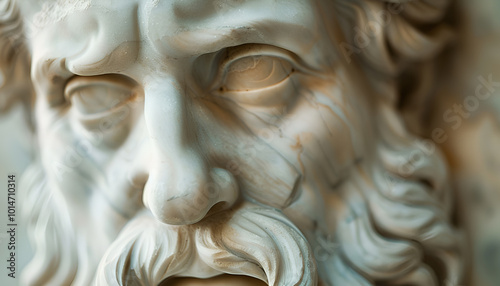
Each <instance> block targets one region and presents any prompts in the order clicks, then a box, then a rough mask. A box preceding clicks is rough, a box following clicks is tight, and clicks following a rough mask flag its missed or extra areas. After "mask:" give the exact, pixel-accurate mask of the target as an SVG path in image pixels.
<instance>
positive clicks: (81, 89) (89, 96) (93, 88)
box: [64, 74, 137, 117]
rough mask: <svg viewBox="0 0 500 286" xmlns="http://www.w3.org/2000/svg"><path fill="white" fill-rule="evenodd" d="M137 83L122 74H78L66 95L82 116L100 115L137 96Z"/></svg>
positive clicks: (67, 86)
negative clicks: (86, 75) (85, 75)
mask: <svg viewBox="0 0 500 286" xmlns="http://www.w3.org/2000/svg"><path fill="white" fill-rule="evenodd" d="M136 90H137V83H135V81H133V80H132V79H130V78H128V77H126V76H122V75H114V74H110V75H100V76H89V77H82V76H76V77H74V78H72V79H70V80H69V82H68V83H67V84H66V87H65V90H64V95H65V97H66V100H67V101H68V102H71V105H72V106H73V107H74V108H75V112H77V113H78V114H79V115H81V116H90V117H92V116H98V115H103V114H106V113H107V112H109V111H111V110H113V109H116V108H117V107H119V106H121V105H123V104H124V103H126V102H127V101H128V100H130V99H131V98H133V97H134V96H135V93H136Z"/></svg>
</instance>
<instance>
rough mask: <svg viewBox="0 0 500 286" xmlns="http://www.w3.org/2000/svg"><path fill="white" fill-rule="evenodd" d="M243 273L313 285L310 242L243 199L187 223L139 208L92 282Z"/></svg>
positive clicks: (275, 215) (274, 282)
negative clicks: (161, 218) (165, 219)
mask: <svg viewBox="0 0 500 286" xmlns="http://www.w3.org/2000/svg"><path fill="white" fill-rule="evenodd" d="M223 273H226V274H233V275H246V276H250V277H254V278H257V279H260V280H262V281H264V282H266V283H268V285H297V286H299V285H300V286H313V285H316V284H317V273H316V264H315V262H314V259H313V255H312V251H311V249H310V246H309V243H308V242H307V240H306V239H305V237H304V236H303V235H302V233H301V232H300V231H299V230H298V229H297V228H296V227H295V226H294V225H293V223H292V222H291V221H289V220H288V219H287V218H286V217H285V216H284V215H283V214H282V213H281V212H280V211H277V210H275V209H271V208H266V207H260V206H256V205H253V204H251V203H244V204H243V205H242V206H240V207H239V208H238V209H237V210H235V211H232V212H226V213H223V214H219V215H214V216H211V217H209V218H207V219H205V220H204V221H202V222H200V223H198V224H195V225H190V226H170V225H166V224H162V223H160V222H157V221H156V220H155V219H154V218H153V217H152V216H151V215H150V214H149V213H143V214H141V215H139V216H138V217H136V218H135V219H133V220H132V221H131V222H130V223H128V224H127V225H126V226H125V227H124V229H123V230H122V232H121V233H120V235H119V236H118V238H117V239H116V240H115V242H114V243H113V244H112V245H111V246H110V247H109V248H108V251H107V252H106V253H105V254H104V256H103V258H102V260H101V262H100V264H99V266H98V270H97V274H96V278H95V285H155V286H156V285H158V284H160V283H161V282H162V281H164V280H165V279H168V278H170V277H173V276H193V277H198V278H208V277H213V276H216V275H219V274H223Z"/></svg>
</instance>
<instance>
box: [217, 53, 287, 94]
mask: <svg viewBox="0 0 500 286" xmlns="http://www.w3.org/2000/svg"><path fill="white" fill-rule="evenodd" d="M292 72H293V67H292V64H291V63H290V62H289V61H287V60H285V59H282V58H279V57H276V56H265V55H255V56H246V57H243V58H239V59H236V60H234V61H232V62H231V63H229V64H228V65H227V67H226V69H225V73H224V77H223V80H222V86H221V88H222V90H225V91H252V90H257V89H263V88H267V87H271V86H274V85H276V84H278V83H280V82H282V81H283V80H285V79H286V78H288V77H289V76H290V74H291V73H292Z"/></svg>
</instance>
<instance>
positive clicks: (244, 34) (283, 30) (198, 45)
mask: <svg viewBox="0 0 500 286" xmlns="http://www.w3.org/2000/svg"><path fill="white" fill-rule="evenodd" d="M277 31H278V32H277ZM316 39H317V34H316V33H315V32H313V31H311V30H310V29H308V28H307V27H305V26H304V25H299V24H295V23H289V22H284V21H277V20H265V21H259V22H253V23H251V24H248V25H245V24H242V25H239V26H223V27H218V28H215V29H207V28H201V29H193V30H187V31H183V32H180V33H177V34H176V35H175V36H174V37H164V39H163V41H160V43H156V44H154V45H155V46H156V48H158V49H159V51H160V52H162V53H165V54H167V53H168V54H171V55H172V54H173V55H174V56H179V57H182V56H193V55H201V54H205V53H211V52H216V51H218V50H221V49H222V48H226V47H231V46H238V45H243V44H248V43H255V44H269V45H274V46H277V47H280V48H283V49H287V50H290V51H292V52H294V53H296V54H304V53H306V51H307V50H309V49H310V47H311V46H312V45H314V43H315V42H316Z"/></svg>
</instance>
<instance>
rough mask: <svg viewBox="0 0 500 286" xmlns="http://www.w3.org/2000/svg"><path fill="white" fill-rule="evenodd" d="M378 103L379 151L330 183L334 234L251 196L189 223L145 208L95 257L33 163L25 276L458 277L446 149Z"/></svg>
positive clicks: (284, 280)
mask: <svg viewBox="0 0 500 286" xmlns="http://www.w3.org/2000/svg"><path fill="white" fill-rule="evenodd" d="M378 110H379V112H378V118H377V119H376V122H377V126H378V128H379V129H380V130H378V131H379V134H380V136H379V140H378V142H377V145H376V148H375V150H376V152H375V153H376V154H375V156H374V157H373V158H372V160H366V161H363V162H362V163H360V164H356V166H354V167H353V170H352V172H351V174H350V175H349V178H348V180H346V181H345V182H344V183H343V184H342V185H341V186H339V187H338V188H336V189H334V190H333V192H335V193H336V194H338V196H339V197H340V198H341V204H342V207H339V208H338V210H335V212H336V214H337V216H336V218H335V221H334V224H335V227H334V230H335V231H334V233H328V234H326V233H322V232H321V231H319V229H318V228H316V229H312V230H308V229H301V230H299V229H298V228H297V227H296V226H295V225H294V224H293V223H292V222H291V221H290V219H289V218H287V216H286V215H285V214H284V213H283V212H281V211H279V210H277V209H275V208H271V207H267V206H262V205H256V204H252V203H249V202H244V203H242V204H240V205H238V206H235V207H234V208H233V209H231V210H230V211H227V212H225V213H219V214H216V215H213V216H210V217H207V218H206V219H204V220H203V221H201V222H199V223H197V224H194V225H190V226H170V225H165V224H162V223H160V222H158V221H157V220H155V219H154V218H153V217H152V216H151V214H150V213H149V211H144V212H142V213H139V214H138V215H136V216H135V217H134V218H133V219H132V220H130V221H129V222H127V223H126V224H125V226H124V227H123V228H122V230H121V231H120V233H119V234H118V236H117V238H116V239H115V240H114V241H113V242H112V243H111V244H110V246H109V247H108V249H107V251H106V253H104V255H103V256H102V257H98V258H94V259H92V258H91V257H89V256H90V254H89V253H88V252H89V251H88V248H89V245H91V244H94V243H96V242H95V241H91V239H90V238H89V236H87V238H85V237H84V238H82V237H79V234H80V233H81V230H78V229H77V227H75V226H74V225H73V224H72V223H71V222H70V221H69V215H68V210H67V208H68V207H69V206H67V205H65V202H63V201H62V200H58V196H57V192H54V191H53V190H51V189H50V188H49V187H48V186H47V184H46V182H45V174H44V172H43V170H42V168H41V166H40V165H38V164H35V165H34V166H32V168H31V169H30V170H28V172H27V173H26V174H25V176H24V178H23V180H24V182H23V184H22V185H24V186H25V187H27V188H28V190H27V192H25V193H24V198H23V200H24V202H25V204H24V208H25V211H27V213H26V214H27V215H28V217H29V218H30V226H29V230H30V232H31V233H30V234H31V239H32V242H33V244H34V246H35V256H34V258H33V260H32V261H31V263H30V264H29V265H28V266H27V268H26V269H25V271H24V276H23V284H24V285H45V284H54V285H89V284H90V283H95V284H96V285H136V284H138V285H158V284H160V283H162V281H168V279H169V278H171V277H197V278H208V277H213V276H216V275H220V274H232V275H246V276H250V277H254V278H257V279H259V280H262V281H264V282H265V283H268V284H269V285H317V283H318V280H320V281H321V282H322V283H323V284H324V285H409V284H411V285H425V286H429V285H457V284H458V283H460V282H461V276H462V267H463V261H462V260H461V259H460V258H461V257H460V255H461V254H460V252H461V243H462V241H461V235H460V233H459V232H458V231H457V230H456V229H455V228H454V227H453V226H452V224H451V215H450V214H451V211H452V207H451V206H452V197H453V195H452V193H451V190H450V189H449V188H447V184H446V181H447V178H446V177H447V176H446V167H445V165H444V160H443V159H442V157H441V155H440V153H439V151H438V150H436V149H433V150H424V149H423V148H422V146H419V145H418V142H419V141H418V140H417V138H413V137H412V136H411V135H410V134H408V133H407V132H406V131H405V130H404V128H402V126H400V125H398V124H399V123H398V122H400V121H399V119H398V118H396V117H394V116H396V114H395V113H394V111H393V110H392V108H391V107H389V106H385V105H384V104H380V105H379V106H378ZM408 156H409V157H408ZM326 207H327V208H334V206H330V205H329V204H328V203H326ZM285 213H286V211H285ZM92 261H97V262H99V261H100V262H99V263H97V262H92ZM318 278H319V279H318Z"/></svg>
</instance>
